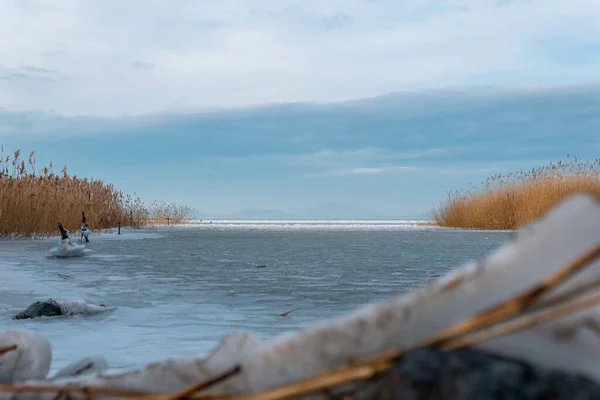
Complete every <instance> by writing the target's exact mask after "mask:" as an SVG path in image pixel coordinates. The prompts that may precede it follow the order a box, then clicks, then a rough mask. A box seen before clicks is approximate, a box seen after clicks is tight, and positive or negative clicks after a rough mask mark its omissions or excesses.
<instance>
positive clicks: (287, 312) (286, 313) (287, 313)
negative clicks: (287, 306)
mask: <svg viewBox="0 0 600 400" xmlns="http://www.w3.org/2000/svg"><path fill="white" fill-rule="evenodd" d="M298 309H299V308H294V309H293V310H290V311H286V312H284V313H283V314H279V316H280V317H287V316H288V315H290V314H291V313H293V312H294V311H296V310H298Z"/></svg>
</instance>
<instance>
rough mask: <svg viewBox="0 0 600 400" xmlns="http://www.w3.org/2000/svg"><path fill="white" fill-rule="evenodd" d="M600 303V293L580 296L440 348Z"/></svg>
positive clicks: (470, 342)
mask: <svg viewBox="0 0 600 400" xmlns="http://www.w3.org/2000/svg"><path fill="white" fill-rule="evenodd" d="M597 304H600V293H597V294H594V295H592V296H587V297H584V296H581V297H580V298H578V299H576V300H573V301H571V302H568V303H563V304H558V305H556V306H553V307H549V308H548V309H545V310H541V311H537V312H535V313H531V314H525V315H523V316H520V317H518V318H515V319H512V320H510V321H507V322H503V323H500V324H498V325H495V326H492V327H490V328H487V329H483V330H480V331H478V332H474V333H471V334H467V335H465V336H463V337H459V338H456V339H453V340H450V341H448V342H446V343H444V345H442V347H441V349H442V350H444V351H450V350H455V349H458V348H461V347H466V346H472V345H475V344H477V343H481V342H484V341H486V340H490V339H493V338H495V337H498V336H502V335H506V334H508V333H513V332H516V331H518V330H521V329H526V328H530V327H532V326H535V325H539V324H541V323H543V322H547V321H550V320H553V319H556V318H558V317H561V316H563V315H567V314H569V313H572V312H576V311H579V310H582V309H584V308H587V307H591V306H594V305H597Z"/></svg>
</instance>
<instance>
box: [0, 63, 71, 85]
mask: <svg viewBox="0 0 600 400" xmlns="http://www.w3.org/2000/svg"><path fill="white" fill-rule="evenodd" d="M59 79H65V77H63V76H62V74H60V73H59V72H58V71H53V70H49V69H46V68H39V67H35V66H31V65H25V66H23V67H19V68H5V67H2V66H0V80H5V81H23V80H27V81H30V80H33V81H47V82H54V81H57V80H59Z"/></svg>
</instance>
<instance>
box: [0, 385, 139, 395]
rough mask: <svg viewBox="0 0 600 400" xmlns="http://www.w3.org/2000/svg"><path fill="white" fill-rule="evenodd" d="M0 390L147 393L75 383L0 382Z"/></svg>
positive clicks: (118, 393)
mask: <svg viewBox="0 0 600 400" xmlns="http://www.w3.org/2000/svg"><path fill="white" fill-rule="evenodd" d="M0 392H19V393H22V392H32V393H33V392H57V393H58V392H67V393H69V392H87V393H89V394H97V395H107V396H122V397H133V396H136V397H137V396H144V395H147V394H148V393H146V392H140V391H137V390H125V389H115V388H111V387H104V386H76V385H53V384H48V385H3V384H0Z"/></svg>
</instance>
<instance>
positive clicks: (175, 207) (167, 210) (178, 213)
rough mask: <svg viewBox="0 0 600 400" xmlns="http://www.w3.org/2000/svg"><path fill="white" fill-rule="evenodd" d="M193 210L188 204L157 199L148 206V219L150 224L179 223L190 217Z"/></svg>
mask: <svg viewBox="0 0 600 400" xmlns="http://www.w3.org/2000/svg"><path fill="white" fill-rule="evenodd" d="M191 211H192V209H191V208H190V207H188V206H186V205H180V204H176V203H166V202H164V201H162V200H161V201H159V200H156V201H154V202H152V203H151V204H150V206H149V207H148V221H149V224H150V225H153V224H154V225H159V224H160V225H163V224H179V223H182V222H184V221H186V220H187V219H189V215H190V213H191Z"/></svg>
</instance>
